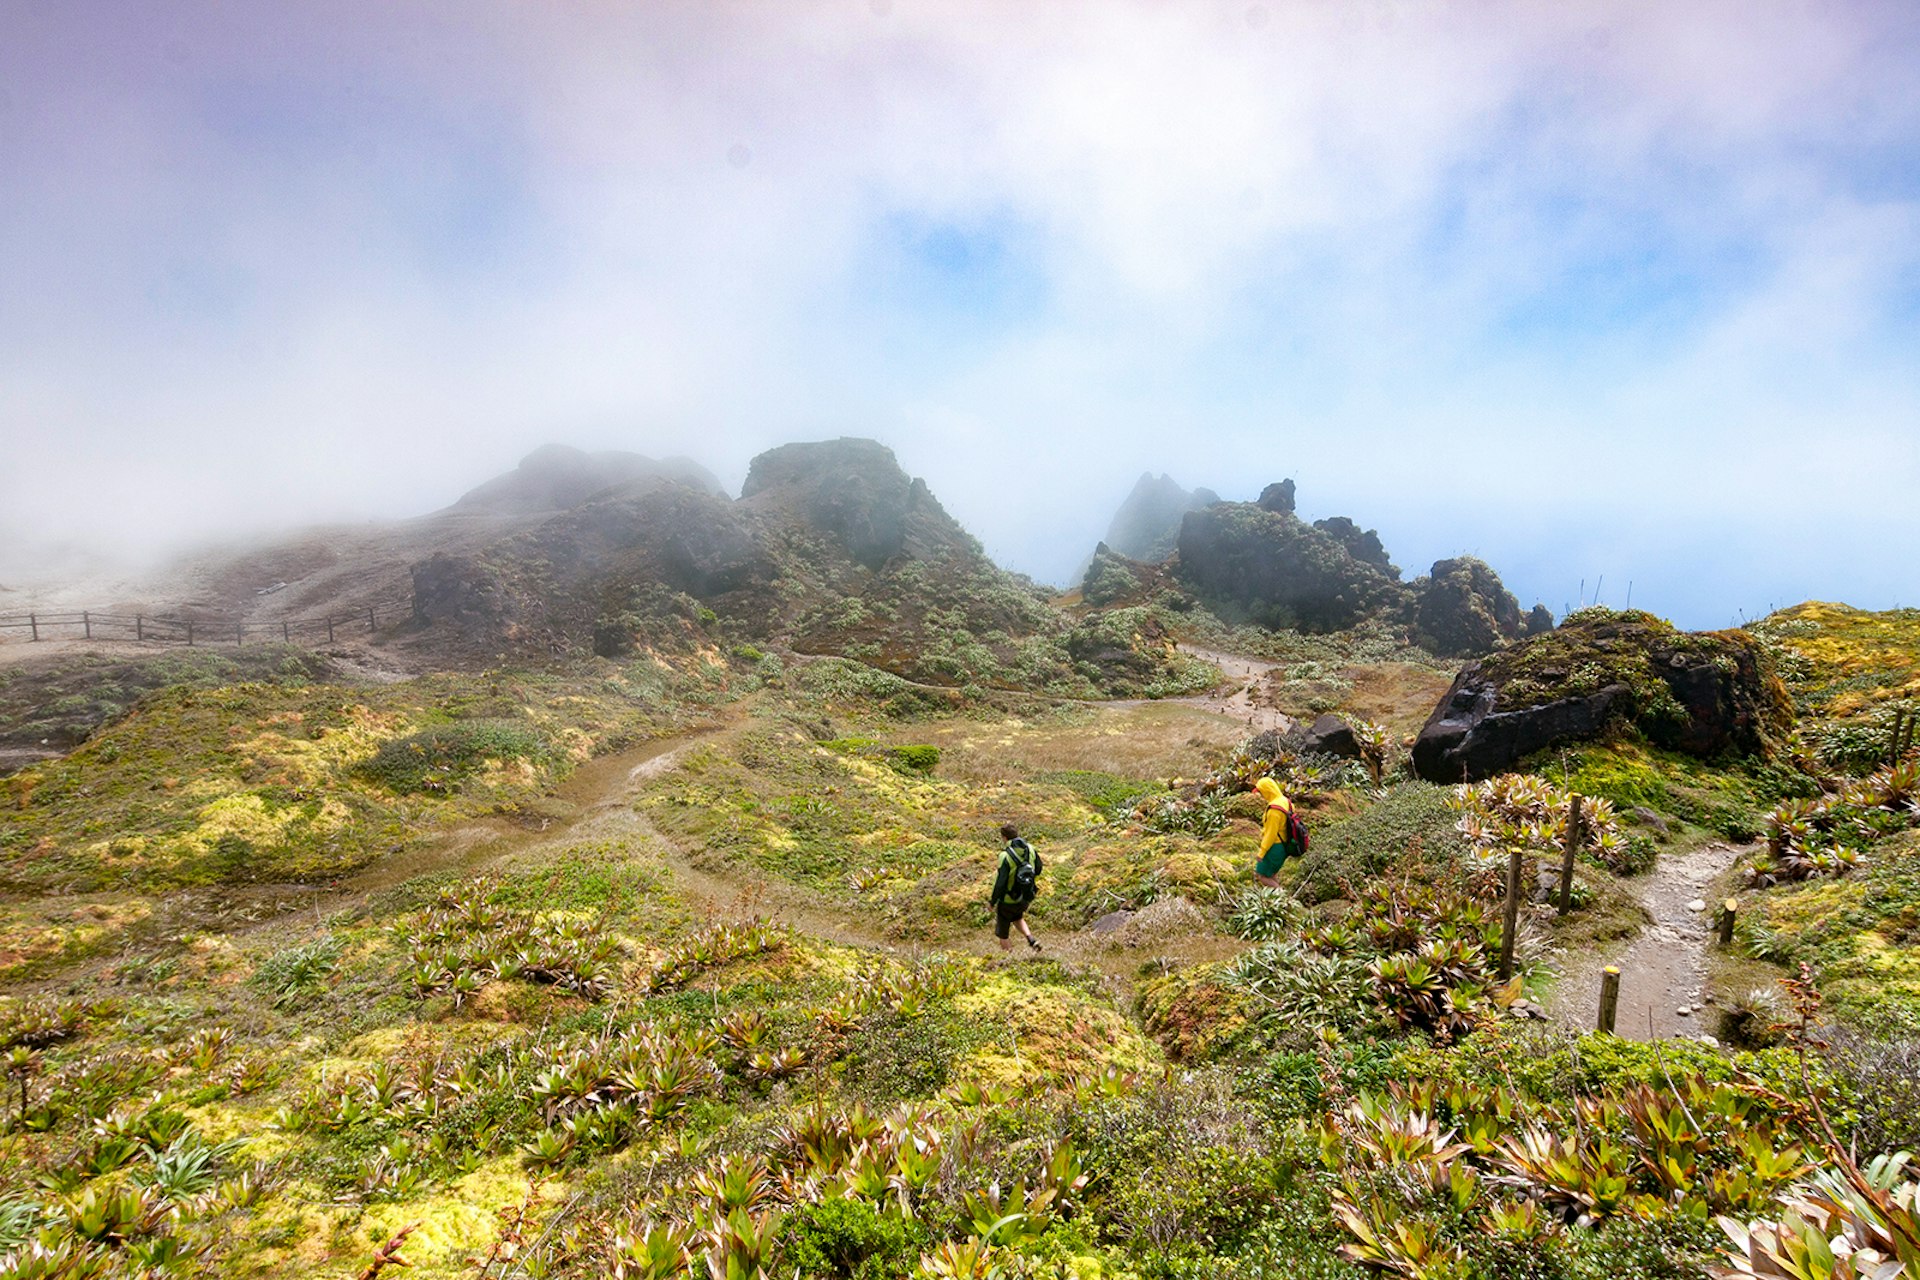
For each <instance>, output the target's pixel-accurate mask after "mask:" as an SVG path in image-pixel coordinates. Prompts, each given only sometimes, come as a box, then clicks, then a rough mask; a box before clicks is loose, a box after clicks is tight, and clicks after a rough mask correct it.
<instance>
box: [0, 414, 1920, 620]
mask: <svg viewBox="0 0 1920 1280" xmlns="http://www.w3.org/2000/svg"><path fill="white" fill-rule="evenodd" d="M835 438H838V437H834V436H821V437H817V438H815V440H816V441H824V440H831V439H835ZM857 438H863V439H874V438H875V437H857ZM808 442H809V441H802V440H790V441H782V442H780V443H781V444H795V443H808ZM878 442H879V443H881V444H883V445H887V447H888V448H889V449H893V448H894V446H892V445H889V444H887V442H886V441H885V440H879V441H878ZM553 445H562V446H565V447H570V448H580V446H577V445H570V444H568V442H566V441H563V440H548V441H543V442H542V443H541V444H539V445H537V446H535V447H534V448H532V449H529V450H527V452H526V454H523V455H522V457H523V458H524V457H526V456H530V455H531V454H533V453H534V452H537V451H538V450H539V449H543V448H547V447H550V446H553ZM770 447H772V448H778V447H779V445H777V444H776V445H773V446H770ZM581 452H583V453H587V454H593V453H600V452H623V453H631V454H634V455H636V456H642V457H647V458H649V459H650V460H653V461H670V460H680V459H683V460H685V461H688V462H692V463H694V464H695V465H697V466H699V467H701V468H702V469H703V470H706V471H708V472H709V473H710V474H712V475H713V476H714V478H715V480H716V482H717V483H718V484H719V485H720V487H721V489H722V490H723V491H724V492H725V494H726V496H727V497H728V498H729V499H730V500H733V501H739V499H740V492H741V489H742V487H743V486H744V483H745V480H746V470H747V469H746V467H745V466H742V467H741V468H740V469H739V475H738V478H737V479H733V480H732V481H731V482H729V478H728V477H727V476H725V475H723V474H721V473H719V472H718V471H716V470H715V469H714V468H712V467H711V466H709V465H708V464H707V463H706V462H705V461H703V460H702V459H701V458H699V457H698V456H697V455H694V454H690V453H685V454H674V455H668V456H665V457H662V456H659V455H654V454H645V453H643V452H642V451H640V450H637V449H626V448H622V447H621V446H618V445H608V446H604V447H595V448H592V449H581ZM763 452H764V451H763ZM894 452H895V456H896V457H898V450H894ZM755 456H758V455H755ZM517 467H518V460H516V462H515V463H514V464H513V465H512V466H510V467H508V468H507V469H505V470H502V471H495V472H492V473H490V474H488V475H485V476H481V477H479V478H478V479H476V480H474V481H473V483H471V484H468V485H465V486H464V487H462V488H460V489H459V490H458V491H457V492H454V493H452V494H451V496H448V497H447V498H446V500H445V501H444V502H441V503H439V505H437V506H433V507H429V508H426V509H423V510H417V511H409V512H404V513H400V514H394V515H351V516H346V515H343V516H340V517H338V518H334V519H320V520H315V521H311V522H303V523H300V524H293V525H282V526H277V527H270V526H262V527H261V528H259V529H257V530H252V531H246V532H242V533H226V534H210V535H209V536H207V537H206V538H204V539H201V540H197V541H194V542H191V543H181V544H178V545H171V546H159V547H149V548H148V554H146V555H137V554H133V553H132V552H131V551H130V549H128V548H124V547H122V548H114V547H110V546H103V545H100V544H97V543H95V544H89V543H88V542H86V541H85V540H83V539H82V540H71V541H68V542H65V543H64V544H61V545H52V544H43V545H42V546H40V547H38V548H34V547H31V546H30V547H29V548H28V550H29V552H33V551H38V552H39V553H40V554H41V556H42V557H43V558H45V559H47V560H50V561H57V560H61V559H67V560H71V559H97V560H99V561H102V562H104V563H102V564H100V565H99V566H97V568H98V569H100V570H106V571H110V572H113V573H115V574H120V573H125V574H129V575H131V576H133V577H135V578H136V579H138V578H142V577H145V576H147V575H152V574H156V573H160V572H162V571H164V570H166V569H167V568H169V567H173V566H176V565H178V564H180V563H181V562H184V561H190V560H192V559H194V558H196V557H199V556H204V555H213V554H226V553H229V552H232V551H234V550H236V549H243V548H244V549H253V548H259V549H266V548H268V547H271V546H273V545H276V544H277V543H278V542H280V541H281V540H283V539H286V538H291V537H295V536H298V535H301V534H303V533H307V532H309V531H313V530H320V529H327V528H337V527H351V528H364V527H366V526H369V525H372V526H381V525H399V524H404V523H407V522H409V521H413V520H419V519H424V518H427V517H430V516H433V515H437V514H440V513H441V512H444V511H447V510H449V509H450V508H452V507H453V506H454V505H455V504H456V503H457V502H459V501H460V499H461V498H462V497H464V496H465V495H466V494H467V493H469V492H471V491H472V490H473V489H475V488H477V487H479V486H480V485H483V484H485V483H487V482H488V481H490V480H494V479H497V478H499V477H501V476H505V475H508V474H511V473H512V471H514V470H515V469H517ZM907 470H908V474H910V475H913V476H914V478H917V479H921V480H924V481H926V483H927V485H928V487H929V489H930V490H931V491H932V493H933V496H934V497H935V498H936V499H938V500H940V501H941V505H942V506H943V507H947V508H948V513H949V514H950V515H954V518H955V519H956V520H958V521H959V522H960V524H961V525H962V527H964V528H966V530H967V532H968V533H970V534H972V535H973V536H974V537H975V538H979V536H980V534H979V531H978V530H977V529H975V528H973V527H972V526H971V525H969V524H968V522H967V521H966V520H964V519H962V518H961V517H960V516H959V515H957V514H955V513H954V512H953V511H952V509H951V506H950V505H949V504H948V503H947V502H946V501H945V499H943V498H942V496H941V489H940V485H939V483H938V480H937V478H935V477H932V476H927V475H920V474H916V473H913V472H912V471H911V469H907ZM1162 476H1164V477H1166V478H1169V479H1171V480H1173V481H1174V482H1175V483H1176V484H1180V486H1181V488H1183V489H1185V490H1187V491H1188V492H1192V491H1193V490H1194V489H1196V488H1208V487H1209V486H1205V485H1191V484H1185V483H1182V482H1181V479H1180V477H1179V476H1178V475H1175V474H1174V473H1172V472H1170V471H1164V470H1155V469H1152V468H1146V469H1143V470H1142V471H1141V473H1140V475H1139V476H1138V477H1136V478H1135V480H1134V482H1133V484H1135V485H1137V484H1138V483H1139V481H1140V479H1141V478H1159V477H1162ZM1288 478H1292V477H1286V476H1275V477H1273V478H1272V480H1268V481H1263V482H1262V483H1261V484H1260V485H1259V486H1257V487H1255V489H1254V491H1253V492H1249V493H1246V494H1244V495H1235V494H1229V493H1222V494H1220V495H1219V497H1220V501H1222V502H1245V503H1251V502H1253V501H1254V500H1255V499H1256V498H1257V497H1258V496H1259V494H1258V489H1259V488H1263V487H1264V486H1265V485H1266V484H1269V483H1273V482H1275V481H1278V480H1282V479H1288ZM1131 492H1132V486H1131V485H1130V486H1129V487H1128V493H1131ZM1126 496H1127V495H1126V494H1122V495H1121V497H1120V498H1119V499H1116V501H1115V503H1114V510H1113V511H1110V512H1108V513H1107V516H1106V517H1105V518H1104V519H1103V520H1102V521H1101V522H1100V525H1099V529H1098V532H1095V533H1093V534H1091V535H1090V536H1089V538H1088V539H1087V541H1086V545H1085V548H1084V550H1083V551H1081V552H1080V553H1079V555H1078V559H1077V562H1076V566H1075V569H1074V570H1073V571H1071V572H1070V573H1068V574H1066V575H1064V576H1063V577H1060V578H1046V577H1042V576H1040V575H1039V574H1036V573H1033V572H1031V571H1030V570H1028V569H1027V568H1025V567H1023V566H1022V565H1021V564H1019V563H1016V562H1010V561H1009V560H1007V559H1003V558H1002V557H1001V556H999V555H996V554H994V552H993V550H992V548H991V547H988V546H987V545H986V544H985V542H984V541H982V548H983V550H985V551H986V553H987V555H988V556H989V558H990V559H992V560H993V562H994V563H995V564H996V565H998V566H999V567H1001V568H1002V569H1006V570H1008V571H1010V572H1014V573H1018V574H1021V575H1023V576H1025V577H1028V578H1030V579H1031V580H1033V581H1034V582H1035V583H1036V584H1037V585H1039V586H1042V587H1046V588H1050V589H1052V590H1055V591H1057V592H1059V593H1061V594H1065V593H1067V592H1070V591H1072V590H1075V589H1077V588H1078V587H1079V586H1080V585H1081V580H1080V579H1081V575H1082V574H1083V573H1084V570H1085V566H1086V563H1087V562H1088V561H1089V560H1090V559H1091V557H1092V556H1093V554H1094V552H1095V550H1096V548H1097V547H1098V545H1099V544H1100V543H1101V542H1102V541H1103V540H1104V538H1105V534H1106V532H1107V530H1108V526H1109V524H1110V523H1111V520H1112V517H1113V515H1114V514H1115V513H1116V512H1117V511H1118V509H1119V507H1120V506H1121V504H1122V503H1123V502H1124V501H1125V498H1126ZM1297 514H1298V515H1299V516H1300V517H1301V518H1302V519H1303V520H1305V521H1307V522H1309V523H1311V522H1312V521H1313V520H1315V519H1325V518H1327V517H1329V516H1335V515H1343V516H1347V517H1349V518H1350V519H1352V520H1354V521H1355V523H1356V524H1358V525H1360V526H1361V527H1362V528H1367V529H1372V528H1374V527H1375V526H1373V525H1372V524H1371V523H1370V522H1369V521H1368V519H1367V518H1366V517H1365V515H1364V514H1363V513H1359V512H1353V511H1326V512H1313V511H1310V510H1307V509H1302V510H1300V511H1298V512H1297ZM1382 541H1383V543H1384V544H1385V546H1386V550H1387V554H1388V558H1389V559H1390V560H1392V562H1393V563H1394V564H1395V565H1396V566H1397V567H1398V568H1399V569H1400V571H1401V581H1403V582H1411V581H1413V580H1414V579H1416V578H1420V577H1424V576H1426V575H1427V574H1428V572H1429V570H1430V569H1431V566H1432V564H1433V563H1434V562H1435V561H1438V560H1444V559H1451V558H1454V557H1456V556H1474V557H1475V558H1477V559H1481V560H1483V561H1485V562H1486V563H1487V564H1489V565H1490V566H1491V567H1492V568H1493V570H1494V572H1495V573H1496V574H1498V575H1499V576H1500V579H1501V582H1502V583H1503V585H1505V586H1506V588H1507V590H1509V591H1511V592H1512V593H1513V595H1514V597H1515V599H1516V600H1517V601H1518V602H1519V605H1520V608H1521V609H1522V611H1525V610H1528V609H1530V608H1532V607H1533V605H1535V604H1544V605H1546V607H1547V608H1548V609H1549V610H1551V611H1552V612H1553V615H1554V619H1555V621H1556V622H1558V621H1560V620H1561V619H1563V618H1565V617H1566V616H1567V615H1568V614H1569V613H1572V612H1575V611H1577V610H1579V609H1581V608H1588V607H1592V606H1595V605H1604V606H1606V607H1608V608H1613V609H1627V608H1640V609H1643V610H1645V611H1647V612H1649V613H1652V614H1654V615H1655V616H1658V617H1662V618H1666V619H1667V620H1669V621H1671V622H1673V623H1674V624H1675V625H1677V626H1680V627H1682V628H1683V629H1686V630H1694V631H1710V630H1718V629H1721V628H1724V627H1730V626H1739V625H1742V624H1744V623H1747V622H1752V621H1756V620H1758V619H1760V618H1763V617H1766V616H1767V615H1769V614H1771V613H1775V612H1778V611H1779V610H1781V609H1786V608H1791V607H1794V606H1796V605H1801V604H1807V603H1834V604H1844V605H1847V606H1849V607H1852V608H1859V609H1864V610H1867V611H1869V612H1878V611H1881V610H1886V609H1899V608H1904V607H1907V606H1906V605H1905V604H1904V603H1903V602H1901V601H1895V602H1892V603H1888V604H1882V605H1868V604H1861V603H1859V602H1858V601H1853V600H1845V599H1840V598H1837V597H1835V596H1833V595H1831V594H1827V595H1822V594H1818V593H1816V594H1811V595H1806V596H1801V597H1797V598H1794V599H1787V600H1778V601H1773V602H1769V603H1768V604H1766V605H1765V606H1764V607H1758V608H1755V609H1752V610H1738V611H1736V614H1735V616H1733V617H1732V618H1729V619H1726V620H1723V621H1718V622H1716V621H1712V620H1699V619H1690V618H1687V617H1685V616H1682V615H1677V614H1674V613H1669V612H1667V611H1664V610H1662V609H1659V608H1657V607H1654V606H1653V605H1651V604H1649V603H1648V601H1647V599H1646V597H1645V594H1644V592H1645V587H1644V585H1643V584H1641V583H1639V582H1637V581H1635V580H1633V579H1628V580H1627V581H1626V582H1625V583H1621V582H1613V583H1609V582H1607V581H1606V579H1605V577H1604V576H1603V575H1596V576H1595V577H1594V578H1591V579H1586V580H1582V581H1579V582H1578V583H1577V584H1576V586H1575V588H1574V593H1573V594H1571V595H1569V596H1568V598H1567V599H1566V600H1564V601H1562V602H1560V603H1555V602H1554V601H1552V600H1548V599H1545V598H1542V597H1536V598H1533V599H1529V598H1528V597H1527V596H1526V594H1525V593H1524V592H1523V591H1521V590H1518V589H1516V587H1515V585H1514V582H1513V580H1512V579H1511V578H1510V577H1509V575H1508V573H1507V571H1506V570H1505V568H1504V567H1503V566H1502V565H1500V564H1499V563H1497V562H1495V561H1492V560H1487V559H1486V557H1485V556H1482V555H1479V554H1478V553H1476V552H1474V551H1471V550H1461V551H1453V552H1448V553H1446V554H1443V555H1438V556H1435V557H1433V558H1432V559H1431V560H1422V561H1419V562H1417V563H1413V562H1409V561H1407V560H1405V559H1403V558H1402V557H1401V556H1400V554H1399V553H1397V552H1396V551H1395V549H1394V547H1393V545H1392V543H1391V542H1390V541H1387V540H1386V539H1385V538H1384V537H1383V539H1382ZM6 550H7V548H6V546H5V544H4V543H0V552H4V551H6ZM13 550H14V551H16V552H17V551H19V550H20V548H19V546H18V545H16V546H15V547H14V548H13ZM9 575H12V576H13V577H15V578H16V579H17V580H18V581H20V582H26V583H36V582H37V578H36V576H35V574H34V572H33V570H32V568H31V566H30V565H29V564H27V563H25V562H22V561H20V560H14V561H8V560H6V559H5V558H3V557H0V591H15V590H19V589H20V588H19V587H18V586H16V583H15V582H12V581H9V580H8V577H9ZM1656 590H1657V587H1656ZM1634 592H1640V593H1642V594H1641V598H1640V599H1639V600H1638V601H1637V602H1636V601H1635V600H1633V599H1632V593H1634ZM1609 597H1611V598H1609ZM4 604H5V601H4V597H0V612H8V610H7V609H6V608H5V607H4Z"/></svg>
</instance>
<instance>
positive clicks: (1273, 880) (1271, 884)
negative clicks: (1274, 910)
mask: <svg viewBox="0 0 1920 1280" xmlns="http://www.w3.org/2000/svg"><path fill="white" fill-rule="evenodd" d="M1253 878H1254V879H1255V880H1258V881H1259V882H1260V883H1261V884H1263V885H1265V886H1267V888H1269V889H1278V888H1279V887H1280V877H1279V876H1263V875H1261V874H1260V873H1259V872H1258V871H1256V872H1254V873H1253Z"/></svg>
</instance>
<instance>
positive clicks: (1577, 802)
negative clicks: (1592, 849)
mask: <svg viewBox="0 0 1920 1280" xmlns="http://www.w3.org/2000/svg"><path fill="white" fill-rule="evenodd" d="M1583 806H1584V799H1583V797H1581V796H1580V795H1579V794H1578V793H1575V795H1574V797H1573V807H1572V808H1570V809H1569V810H1568V811H1567V851H1566V854H1565V855H1564V856H1563V857H1562V858H1561V859H1560V914H1561V915H1565V914H1567V912H1569V911H1571V910H1573V859H1574V857H1575V855H1577V854H1578V853H1579V852H1580V845H1581V844H1582V842H1583V841H1585V839H1586V835H1587V832H1586V813H1585V810H1584V808H1583Z"/></svg>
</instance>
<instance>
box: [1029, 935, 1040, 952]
mask: <svg viewBox="0 0 1920 1280" xmlns="http://www.w3.org/2000/svg"><path fill="white" fill-rule="evenodd" d="M1027 945H1028V946H1030V947H1032V948H1033V949H1034V950H1035V951H1038V950H1039V949H1040V939H1038V938H1028V939H1027Z"/></svg>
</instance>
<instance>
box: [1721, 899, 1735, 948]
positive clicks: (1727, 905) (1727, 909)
mask: <svg viewBox="0 0 1920 1280" xmlns="http://www.w3.org/2000/svg"><path fill="white" fill-rule="evenodd" d="M1738 910H1740V901H1739V899H1737V898H1728V899H1727V900H1726V902H1724V903H1722V904H1721V907H1720V945H1721V946H1723V947H1730V946H1732V945H1733V917H1734V913H1735V912H1737V911H1738Z"/></svg>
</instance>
